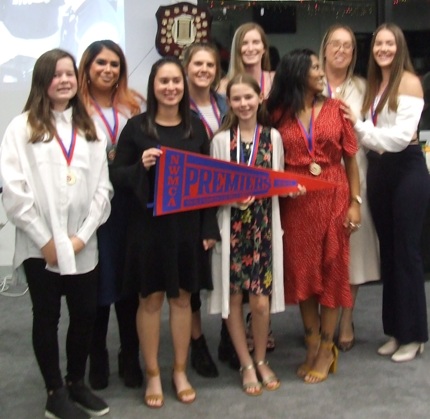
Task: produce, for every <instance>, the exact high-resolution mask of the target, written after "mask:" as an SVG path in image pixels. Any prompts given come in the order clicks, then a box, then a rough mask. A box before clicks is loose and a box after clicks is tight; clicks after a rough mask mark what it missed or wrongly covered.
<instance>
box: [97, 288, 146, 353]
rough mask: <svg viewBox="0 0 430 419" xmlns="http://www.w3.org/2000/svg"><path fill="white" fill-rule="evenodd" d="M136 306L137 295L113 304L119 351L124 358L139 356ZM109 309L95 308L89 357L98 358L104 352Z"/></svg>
mask: <svg viewBox="0 0 430 419" xmlns="http://www.w3.org/2000/svg"><path fill="white" fill-rule="evenodd" d="M138 306H139V296H138V295H137V294H134V295H131V296H127V297H125V298H122V299H121V300H119V301H117V302H116V303H115V312H116V317H117V320H118V331H119V339H120V343H121V351H123V354H124V355H125V356H131V357H137V356H138V355H139V338H138V336H137V328H136V313H137V308H138ZM110 307H111V306H110V305H104V306H98V307H97V316H96V321H95V325H94V333H93V339H92V345H91V356H100V355H101V354H103V353H104V352H105V351H106V337H107V333H108V324H109V316H110Z"/></svg>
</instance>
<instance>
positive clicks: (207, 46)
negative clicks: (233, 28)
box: [182, 42, 221, 91]
mask: <svg viewBox="0 0 430 419" xmlns="http://www.w3.org/2000/svg"><path fill="white" fill-rule="evenodd" d="M199 51H206V52H208V53H209V54H211V55H212V57H213V59H214V61H215V67H216V69H215V79H214V81H213V82H212V85H211V90H212V91H216V90H217V89H218V85H219V81H220V80H221V60H220V57H219V52H218V48H217V47H216V46H215V45H214V44H211V43H202V42H197V43H194V44H191V45H190V46H189V47H187V48H186V49H185V51H184V58H183V59H182V65H183V66H184V69H185V72H186V73H188V65H189V64H190V62H191V60H192V59H193V56H194V54H196V53H197V52H199Z"/></svg>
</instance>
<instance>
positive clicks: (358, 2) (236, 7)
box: [199, 0, 430, 21]
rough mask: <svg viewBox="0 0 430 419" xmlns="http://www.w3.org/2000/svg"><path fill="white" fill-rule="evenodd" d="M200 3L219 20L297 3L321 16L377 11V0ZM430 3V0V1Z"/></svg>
mask: <svg viewBox="0 0 430 419" xmlns="http://www.w3.org/2000/svg"><path fill="white" fill-rule="evenodd" d="M392 1H393V7H395V6H399V5H406V4H407V3H413V2H414V0H392ZM199 3H205V5H206V6H207V7H208V8H209V9H210V10H211V12H212V14H213V17H214V19H215V20H217V21H223V20H228V19H229V14H231V13H232V12H241V11H246V10H248V9H251V8H255V7H261V13H264V10H265V9H266V8H270V9H271V11H272V12H273V11H275V12H276V11H277V10H278V11H282V10H283V9H286V8H289V7H291V5H295V6H296V7H298V8H301V9H303V10H305V11H306V12H307V14H308V15H309V16H319V15H322V14H330V15H331V16H336V18H337V19H341V18H342V17H346V16H357V17H359V16H368V15H373V14H375V13H376V12H377V5H376V1H375V0H372V1H371V0H349V1H344V0H341V1H340V0H295V1H294V0H292V1H277V0H266V1H244V0H242V1H241V0H204V1H203V2H202V1H199ZM429 3H430V1H429Z"/></svg>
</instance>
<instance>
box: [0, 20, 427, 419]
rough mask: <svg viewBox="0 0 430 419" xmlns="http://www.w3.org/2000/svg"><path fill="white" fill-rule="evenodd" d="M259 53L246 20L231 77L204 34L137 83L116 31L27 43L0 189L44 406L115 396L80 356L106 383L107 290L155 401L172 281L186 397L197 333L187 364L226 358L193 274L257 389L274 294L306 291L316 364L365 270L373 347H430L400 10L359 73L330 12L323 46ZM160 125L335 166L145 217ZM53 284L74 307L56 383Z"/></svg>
mask: <svg viewBox="0 0 430 419" xmlns="http://www.w3.org/2000/svg"><path fill="white" fill-rule="evenodd" d="M268 54H269V48H268V43H267V39H266V36H265V34H264V32H263V30H262V29H261V28H260V27H259V26H258V25H256V24H254V23H247V24H244V25H242V26H241V27H239V28H238V30H237V31H236V33H235V36H234V39H233V45H232V51H231V60H230V68H229V71H228V73H227V75H226V77H225V78H224V79H222V80H221V81H220V62H219V56H218V53H217V51H216V49H215V48H214V47H213V46H211V45H210V44H193V45H191V46H190V47H189V48H188V49H187V50H186V51H185V56H184V60H183V62H182V63H181V62H179V61H178V60H177V59H176V58H172V57H166V58H162V59H160V60H158V61H157V62H156V63H155V64H154V65H153V66H152V69H151V73H150V75H149V80H148V92H147V97H146V100H144V99H143V97H142V96H141V95H139V94H138V93H137V92H135V91H133V90H132V89H130V88H128V85H127V67H126V61H125V57H124V54H123V52H122V51H121V49H120V48H119V46H118V45H116V44H115V43H114V42H112V41H107V40H106V41H97V42H94V43H93V44H91V45H90V46H89V47H88V48H87V50H86V51H85V52H84V54H83V56H82V58H81V61H80V65H79V70H78V69H77V67H76V64H75V61H74V59H73V57H72V56H71V55H70V54H68V53H67V52H65V51H61V50H52V51H49V52H47V53H45V54H43V55H42V56H41V57H40V58H39V59H38V61H37V62H36V65H35V67H34V71H33V80H32V87H31V91H30V95H29V98H28V101H27V104H26V106H25V108H24V111H25V112H24V113H23V114H21V115H19V116H18V117H16V118H15V119H14V120H13V121H12V122H11V124H10V125H9V126H8V128H7V130H6V133H5V136H4V139H3V143H2V149H1V174H2V177H3V183H4V192H3V202H4V206H5V209H6V212H7V214H8V216H9V217H10V219H11V220H12V221H13V222H14V223H15V225H16V226H17V242H16V255H15V266H16V267H17V266H19V265H21V264H23V265H24V270H25V273H26V276H27V280H28V284H29V290H30V296H31V300H32V303H33V346H34V351H35V354H36V359H37V361H38V364H39V367H40V370H41V372H42V375H43V378H44V381H45V385H46V389H47V392H48V399H47V403H46V412H45V414H46V416H47V417H58V418H74V419H75V418H78V419H79V418H88V417H90V416H91V415H93V416H101V415H104V414H106V413H107V412H108V411H109V407H108V406H107V404H106V403H105V402H104V401H103V400H102V399H100V398H99V397H98V396H95V395H94V394H93V393H92V392H91V391H90V390H89V389H88V388H87V387H86V386H85V385H84V375H85V364H86V360H87V357H88V355H89V360H90V363H89V380H90V384H91V387H92V388H93V389H102V388H105V387H106V386H107V385H108V377H109V363H108V359H109V357H108V351H107V346H106V336H107V327H108V319H109V314H110V306H111V304H115V311H116V315H117V320H118V325H119V334H120V352H119V355H118V361H119V372H120V375H122V376H123V379H124V384H125V385H126V386H128V387H138V386H140V385H141V384H142V382H143V374H142V371H141V368H140V365H139V352H140V353H141V354H142V357H143V360H144V365H145V372H146V374H145V375H146V390H145V394H144V403H145V404H146V405H147V406H148V407H151V408H160V407H162V406H163V404H164V396H163V389H162V382H161V377H160V366H159V362H158V352H159V343H160V326H161V312H162V306H163V301H164V299H165V298H167V301H168V303H169V311H170V317H169V319H170V329H171V334H172V343H173V369H172V372H171V378H172V384H173V387H174V389H175V392H176V396H177V398H178V400H179V401H180V402H182V403H192V402H193V401H194V400H195V399H196V391H195V389H194V388H193V387H192V385H191V384H190V382H189V381H188V377H187V373H186V364H187V358H188V351H189V347H190V343H191V350H192V354H191V363H192V366H193V367H194V368H195V369H196V370H197V372H198V373H200V374H202V375H205V376H209V377H214V376H217V375H218V371H217V368H216V365H215V363H214V362H213V360H212V358H211V355H210V352H209V350H208V348H207V345H206V341H205V338H204V335H203V328H204V327H203V326H202V321H201V316H200V306H201V301H200V290H201V289H204V288H206V289H209V290H211V292H210V294H209V295H210V298H209V301H208V306H209V310H210V312H211V313H221V315H222V318H223V319H224V320H225V321H224V323H223V326H222V333H221V335H222V336H224V337H226V335H227V336H228V340H229V342H230V344H231V345H232V351H231V353H230V356H233V354H234V356H235V357H236V360H237V363H238V364H239V366H240V372H241V375H242V388H243V391H244V392H245V393H246V394H247V395H250V396H258V395H260V394H261V393H262V392H263V390H268V391H274V390H277V389H278V388H279V387H280V384H281V382H280V380H279V378H278V377H277V375H276V374H275V372H274V371H273V370H272V369H271V367H270V365H269V363H268V362H267V360H266V351H267V348H268V337H269V335H270V313H271V312H272V313H276V312H281V311H283V310H284V307H285V303H292V304H299V307H300V313H301V317H302V321H303V326H304V339H305V343H306V355H305V356H304V361H303V362H302V363H301V364H300V365H299V367H298V369H297V375H298V376H299V377H300V378H301V379H303V380H304V381H305V382H306V383H310V384H312V383H319V382H321V381H324V380H325V379H326V378H327V377H328V374H329V373H330V372H335V371H336V366H337V360H338V348H339V349H341V350H343V351H346V350H350V349H351V348H352V347H353V345H354V323H353V321H352V309H353V306H354V302H355V299H356V296H357V290H358V285H359V284H362V283H364V282H367V281H369V280H377V279H379V278H381V279H382V281H383V286H384V293H383V325H384V332H385V334H386V335H387V336H388V337H389V339H388V341H387V343H385V344H384V345H383V346H381V347H380V348H379V350H378V353H379V354H381V355H390V356H391V357H392V360H393V361H396V362H401V361H407V360H411V359H413V358H414V357H415V356H416V355H417V354H418V353H420V352H422V350H423V347H424V343H425V342H426V341H427V339H428V335H427V320H426V319H427V317H426V301H425V292H424V279H423V270H422V263H421V256H420V246H419V243H420V233H421V228H422V224H423V221H424V215H425V211H426V206H427V202H428V199H429V196H430V179H429V175H428V172H427V169H426V166H425V163H424V158H423V155H422V153H421V150H420V146H419V144H418V140H417V133H416V130H417V126H418V122H419V118H420V114H421V110H422V107H423V99H422V89H421V86H420V82H419V79H418V78H417V77H416V76H415V75H414V73H413V68H412V65H411V62H410V59H409V55H408V50H407V46H406V43H405V39H404V36H403V33H402V32H401V30H400V29H399V28H398V27H397V26H395V25H393V24H384V25H382V26H380V27H379V28H378V29H377V30H376V31H375V33H374V35H373V38H372V44H371V55H370V59H369V73H368V81H367V84H366V82H365V81H364V80H362V79H361V78H360V77H358V76H356V75H354V65H355V61H356V58H357V48H356V42H355V37H354V34H353V32H352V31H351V30H350V28H348V27H345V26H342V25H335V26H333V27H331V28H330V29H329V30H328V31H327V33H326V34H325V36H324V38H323V41H322V44H321V49H320V53H319V56H318V54H317V53H315V52H313V51H311V50H309V49H298V50H294V51H292V52H290V53H288V54H286V55H285V56H284V57H283V58H282V59H281V61H280V63H279V65H278V67H277V69H276V72H271V71H270V65H269V56H268ZM78 90H79V93H78ZM145 108H146V110H145V112H143V113H142V111H143V110H144V109H145ZM357 140H358V141H357ZM160 145H163V146H168V147H173V148H177V149H181V150H185V151H190V152H195V153H201V154H205V155H212V156H213V157H215V158H218V159H223V160H227V161H231V162H236V163H238V164H245V165H248V166H258V167H263V168H267V169H272V170H277V171H283V170H289V171H290V172H295V173H297V174H300V175H303V174H304V175H308V176H314V177H315V178H318V179H323V180H328V181H331V182H336V184H337V185H338V186H337V187H336V188H334V189H326V190H320V191H308V192H306V191H305V190H304V189H303V188H301V187H299V188H298V191H297V192H296V193H293V194H289V195H287V196H283V197H277V196H274V197H271V198H256V197H254V196H250V197H247V198H246V199H243V200H241V201H239V202H237V203H234V204H230V205H224V206H221V207H220V208H207V209H203V210H194V211H185V212H180V213H176V214H170V215H165V216H162V217H154V216H153V209H152V208H153V203H154V183H155V168H156V164H157V161H158V159H159V157H160V156H161V154H162V151H161V150H160V148H159V146H160ZM366 180H367V182H366ZM111 184H112V185H113V187H114V189H115V196H114V198H113V199H112V200H111V198H112V185H111ZM366 185H367V190H366ZM411 202H413V203H414V205H411ZM372 220H373V221H374V223H375V227H376V232H377V235H376V233H375V230H374V227H373V223H372ZM102 224H103V225H102ZM96 236H97V237H96ZM377 237H378V238H379V246H378V239H377ZM97 239H98V245H97ZM350 247H351V249H350ZM379 249H380V263H379ZM379 266H381V269H379ZM62 295H65V296H66V300H67V304H68V309H69V314H70V324H69V329H68V336H67V344H66V345H67V361H68V363H67V375H66V384H65V385H64V384H63V380H62V377H61V372H60V368H59V353H58V352H59V349H58V337H57V325H58V321H59V316H60V301H61V296H62ZM245 298H246V301H248V302H249V309H250V312H251V316H252V322H251V324H250V328H251V332H252V339H253V342H252V348H250V345H249V341H247V331H246V325H245V321H244V313H243V303H244V300H245ZM136 324H137V326H136ZM337 329H338V336H337V339H336V338H335V335H336V330H337ZM227 330H228V333H227V332H226V331H227ZM248 338H249V336H248ZM335 343H336V344H335ZM139 349H140V350H139ZM220 349H221V346H220ZM250 349H252V353H251V351H250ZM220 355H221V352H220Z"/></svg>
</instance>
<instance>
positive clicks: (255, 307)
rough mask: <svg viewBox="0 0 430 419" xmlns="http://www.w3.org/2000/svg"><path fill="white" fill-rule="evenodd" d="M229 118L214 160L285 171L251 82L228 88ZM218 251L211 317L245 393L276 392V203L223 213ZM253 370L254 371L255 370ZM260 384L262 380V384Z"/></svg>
mask: <svg viewBox="0 0 430 419" xmlns="http://www.w3.org/2000/svg"><path fill="white" fill-rule="evenodd" d="M227 101H228V104H229V106H230V110H229V112H228V114H227V117H226V119H225V121H224V123H223V125H222V126H221V128H220V131H219V132H218V134H216V135H215V137H214V138H213V140H212V145H211V154H212V156H213V157H216V158H218V159H222V160H227V161H237V162H238V163H243V164H247V165H255V166H259V167H265V168H270V169H273V170H279V171H282V170H283V161H284V158H283V156H284V152H283V146H282V140H281V137H280V135H279V133H278V132H277V131H276V130H275V129H271V128H268V127H267V124H265V122H266V118H265V112H264V109H263V107H262V106H263V105H262V102H263V96H262V94H261V90H260V87H259V85H258V83H257V82H256V81H255V80H254V79H253V77H252V76H250V75H247V74H241V75H238V76H236V77H234V78H233V79H232V80H231V81H230V82H229V83H228V85H227ZM218 223H219V226H220V231H221V237H222V240H221V243H218V244H217V245H216V248H215V250H214V251H213V256H212V275H213V285H214V290H213V291H212V293H211V298H210V302H209V310H210V312H211V313H221V314H222V317H223V318H225V319H226V321H227V327H228V330H229V333H230V336H231V339H232V341H233V345H234V347H235V349H236V352H237V354H238V357H239V360H240V363H241V366H242V367H241V372H242V375H243V390H244V392H245V393H246V394H247V395H250V396H257V395H260V394H261V393H262V385H263V386H264V388H265V389H266V390H276V389H277V388H279V385H280V381H279V380H278V378H277V377H276V375H275V374H274V373H273V371H272V370H271V369H270V367H269V365H268V363H267V361H266V360H265V355H266V345H267V334H268V330H269V311H271V312H272V313H273V312H280V311H283V310H284V308H285V307H284V289H283V265H282V230H281V223H280V215H279V203H278V198H277V197H272V198H266V199H255V197H249V198H247V199H245V200H244V201H242V202H239V203H237V204H233V205H225V206H222V207H220V209H219V211H218ZM244 290H246V291H248V292H249V302H250V307H251V313H252V316H253V319H254V321H253V323H252V328H253V335H254V339H255V351H254V361H253V360H252V358H251V355H250V353H249V351H248V347H247V343H246V335H245V324H244V320H243V311H242V295H243V294H242V291H244ZM254 362H255V366H254ZM257 377H258V378H260V379H261V382H262V383H260V382H259V381H258V380H257Z"/></svg>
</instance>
